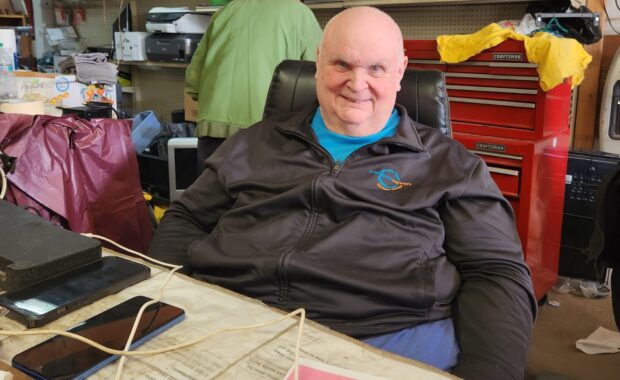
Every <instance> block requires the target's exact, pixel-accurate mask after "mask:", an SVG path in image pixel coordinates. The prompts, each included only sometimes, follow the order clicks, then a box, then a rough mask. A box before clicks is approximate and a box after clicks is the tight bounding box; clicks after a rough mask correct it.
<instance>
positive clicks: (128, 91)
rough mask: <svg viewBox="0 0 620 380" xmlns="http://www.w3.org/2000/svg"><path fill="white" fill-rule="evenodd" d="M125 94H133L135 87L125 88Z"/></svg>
mask: <svg viewBox="0 0 620 380" xmlns="http://www.w3.org/2000/svg"><path fill="white" fill-rule="evenodd" d="M123 92H124V93H125V94H133V93H134V89H133V87H123Z"/></svg>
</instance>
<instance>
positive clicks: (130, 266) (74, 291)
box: [0, 256, 151, 328]
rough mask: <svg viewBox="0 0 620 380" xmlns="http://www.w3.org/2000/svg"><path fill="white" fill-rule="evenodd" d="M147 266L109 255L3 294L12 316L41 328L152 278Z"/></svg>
mask: <svg viewBox="0 0 620 380" xmlns="http://www.w3.org/2000/svg"><path fill="white" fill-rule="evenodd" d="M150 275H151V270H150V269H149V267H147V266H146V265H142V264H139V263H136V262H133V261H129V260H125V259H123V258H120V257H116V256H106V257H103V258H102V259H101V260H97V261H95V262H93V263H90V264H88V265H84V266H81V267H79V268H76V269H73V270H71V271H69V272H64V273H63V274H61V275H58V276H55V277H52V278H49V279H47V280H43V281H41V282H37V283H34V284H32V285H29V286H27V287H25V288H21V289H19V290H15V291H12V292H8V293H5V294H3V295H2V296H0V306H3V307H5V308H7V309H8V310H9V314H8V316H9V317H10V318H12V319H15V320H17V321H18V322H20V323H21V324H23V325H25V326H26V327H28V328H32V327H40V326H42V325H44V324H46V323H49V322H51V321H53V320H55V319H58V318H60V317H62V316H63V315H65V314H67V313H69V312H71V311H73V310H75V309H78V308H80V307H82V306H85V305H88V304H90V303H93V302H95V301H97V300H99V299H101V298H103V297H105V296H108V295H110V294H114V293H116V292H118V291H120V290H122V289H125V288H126V287H128V286H131V285H133V284H136V283H138V282H140V281H143V280H145V279H147V278H149V277H150Z"/></svg>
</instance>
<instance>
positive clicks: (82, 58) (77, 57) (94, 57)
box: [71, 53, 108, 63]
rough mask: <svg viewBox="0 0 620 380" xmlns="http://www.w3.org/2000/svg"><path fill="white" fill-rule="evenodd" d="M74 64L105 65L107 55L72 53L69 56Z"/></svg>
mask: <svg viewBox="0 0 620 380" xmlns="http://www.w3.org/2000/svg"><path fill="white" fill-rule="evenodd" d="M71 56H72V57H73V60H74V61H75V63H79V62H90V63H105V62H107V61H108V53H74V54H71Z"/></svg>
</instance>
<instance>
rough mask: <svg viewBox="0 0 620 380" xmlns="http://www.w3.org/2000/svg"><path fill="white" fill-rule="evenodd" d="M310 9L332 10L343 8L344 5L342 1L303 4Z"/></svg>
mask: <svg viewBox="0 0 620 380" xmlns="http://www.w3.org/2000/svg"><path fill="white" fill-rule="evenodd" d="M305 4H306V5H307V6H308V8H310V9H333V8H343V7H344V4H343V2H342V1H326V2H318V3H305Z"/></svg>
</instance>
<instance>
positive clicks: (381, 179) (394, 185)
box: [369, 169, 412, 191]
mask: <svg viewBox="0 0 620 380" xmlns="http://www.w3.org/2000/svg"><path fill="white" fill-rule="evenodd" d="M369 173H370V174H374V175H376V176H377V187H378V188H380V189H381V190H386V191H394V190H400V189H402V188H403V187H406V186H411V185H412V184H411V182H402V181H401V180H400V175H399V174H398V172H397V171H396V170H392V169H381V170H379V171H376V170H371V171H369Z"/></svg>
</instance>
